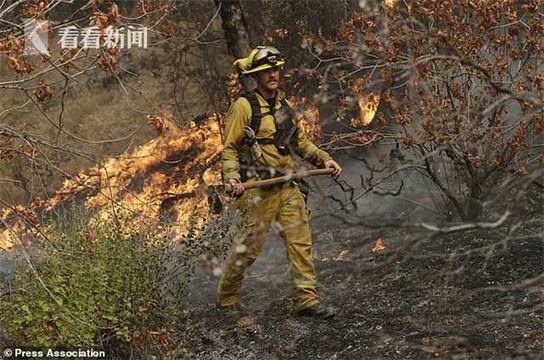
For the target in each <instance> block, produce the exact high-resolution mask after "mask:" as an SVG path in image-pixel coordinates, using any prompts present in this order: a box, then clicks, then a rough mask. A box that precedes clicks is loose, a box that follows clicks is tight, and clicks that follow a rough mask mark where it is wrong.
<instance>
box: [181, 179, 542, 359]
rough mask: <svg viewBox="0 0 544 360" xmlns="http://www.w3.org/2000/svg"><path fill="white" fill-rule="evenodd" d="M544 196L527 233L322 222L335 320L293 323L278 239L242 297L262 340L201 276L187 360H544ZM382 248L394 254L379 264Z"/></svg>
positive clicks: (531, 209)
mask: <svg viewBox="0 0 544 360" xmlns="http://www.w3.org/2000/svg"><path fill="white" fill-rule="evenodd" d="M541 193H542V192H541V189H540V188H539V187H536V186H535V187H533V188H531V192H530V194H529V195H528V196H527V198H526V201H525V203H524V204H525V205H524V206H523V207H522V208H521V209H520V210H519V213H518V214H516V218H524V219H527V218H531V219H534V221H532V222H530V223H529V224H530V225H525V226H523V227H521V228H516V229H512V227H511V226H510V227H508V228H504V229H492V230H481V229H480V230H471V231H463V232H455V233H450V234H442V235H436V234H434V235H430V236H429V235H428V234H427V235H424V234H423V233H422V234H410V233H407V232H406V230H403V231H400V230H398V229H397V230H390V231H383V230H380V231H368V230H364V229H363V228H360V227H354V226H347V225H345V224H341V223H338V224H337V228H331V227H330V226H323V225H322V226H320V225H319V223H321V224H322V223H323V222H322V221H314V224H313V225H314V228H313V232H314V245H315V249H314V251H315V257H316V266H317V268H318V274H319V280H320V286H321V289H320V291H321V295H322V298H323V300H324V301H325V302H326V303H329V304H332V305H334V306H335V307H336V308H337V309H338V315H337V316H336V317H335V318H334V319H333V320H330V321H318V320H313V319H306V318H298V317H294V316H292V315H290V314H289V310H288V297H289V290H290V282H289V276H288V270H287V265H286V260H284V259H285V256H284V250H283V245H282V244H281V241H280V240H279V238H277V237H276V236H270V239H268V241H267V244H266V246H265V250H264V252H263V254H262V255H261V257H260V258H259V259H258V260H257V262H256V263H255V264H254V266H253V267H252V268H251V269H250V273H249V274H248V276H247V278H246V280H245V283H244V290H243V291H244V292H243V297H242V302H243V304H244V305H245V307H246V309H247V312H248V314H249V316H250V317H251V318H253V319H254V320H255V322H256V324H257V331H256V332H252V331H248V328H247V327H244V326H242V324H236V323H234V322H233V321H232V320H230V319H225V318H222V317H221V316H219V315H218V314H217V312H216V310H215V305H214V299H215V297H214V290H215V286H216V279H210V278H206V277H205V276H204V275H203V274H197V275H196V276H195V279H194V280H193V283H192V285H191V289H190V291H189V295H188V298H187V305H186V306H187V308H186V309H187V310H186V313H185V314H186V319H185V327H184V328H183V329H182V333H183V335H182V337H183V341H182V343H183V345H182V346H183V347H184V351H185V353H186V358H195V359H431V358H441V359H541V358H542V357H543V349H544V348H543V346H544V329H543V325H542V324H543V323H544V313H543V311H542V306H543V303H544V297H543V296H544V295H543V293H542V282H543V279H542V273H543V268H544V242H543V239H542V209H543V205H544V198H543V197H542V194H541ZM378 237H382V238H383V239H384V241H385V244H386V247H387V249H386V250H385V251H384V252H380V253H374V252H372V247H373V245H374V244H375V241H376V239H377V238H378ZM251 329H252V330H255V329H254V328H251Z"/></svg>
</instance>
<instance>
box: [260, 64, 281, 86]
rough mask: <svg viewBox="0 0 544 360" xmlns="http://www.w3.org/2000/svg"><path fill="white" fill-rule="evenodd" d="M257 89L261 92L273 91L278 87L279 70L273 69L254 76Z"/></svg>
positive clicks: (277, 68)
mask: <svg viewBox="0 0 544 360" xmlns="http://www.w3.org/2000/svg"><path fill="white" fill-rule="evenodd" d="M255 80H256V81H257V87H258V88H260V89H263V90H268V91H275V90H277V89H278V87H279V86H280V68H279V67H273V68H270V69H265V70H261V71H259V72H257V73H256V74H255Z"/></svg>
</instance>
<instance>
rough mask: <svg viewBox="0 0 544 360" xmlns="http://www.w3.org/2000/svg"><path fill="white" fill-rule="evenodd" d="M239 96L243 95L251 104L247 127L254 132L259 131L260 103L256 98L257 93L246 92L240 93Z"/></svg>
mask: <svg viewBox="0 0 544 360" xmlns="http://www.w3.org/2000/svg"><path fill="white" fill-rule="evenodd" d="M241 97H244V98H246V99H247V101H249V105H250V106H251V124H250V125H249V127H251V129H253V131H254V132H255V134H257V132H258V131H259V128H260V127H261V118H262V114H261V104H259V99H257V95H255V93H254V92H246V93H244V94H242V96H241Z"/></svg>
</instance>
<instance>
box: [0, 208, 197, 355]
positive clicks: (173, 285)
mask: <svg viewBox="0 0 544 360" xmlns="http://www.w3.org/2000/svg"><path fill="white" fill-rule="evenodd" d="M89 218H90V217H89V216H87V215H86V214H82V213H81V212H79V211H70V212H69V213H68V214H67V215H65V216H64V217H63V218H57V219H54V221H52V222H50V224H49V225H46V226H43V227H42V231H41V232H40V234H39V239H40V241H38V242H37V244H36V246H35V247H34V248H33V249H32V253H33V254H34V253H35V255H32V256H31V255H29V253H28V252H24V253H23V255H22V261H20V262H19V264H18V268H17V270H16V271H15V275H14V280H13V283H12V284H11V289H12V292H11V294H10V295H9V296H6V297H4V298H2V299H0V324H1V327H3V328H4V329H5V331H6V333H7V335H8V339H9V341H10V342H11V343H13V345H17V346H19V347H21V346H27V347H32V348H52V347H62V348H76V347H78V346H79V347H81V346H87V347H90V346H94V347H95V348H96V347H100V348H103V349H105V350H109V351H108V353H109V355H112V356H118V357H124V356H128V354H138V353H140V354H150V353H155V352H162V351H164V350H165V349H164V348H165V347H167V346H168V344H169V340H168V336H169V330H170V329H175V327H176V324H175V322H176V321H179V319H180V316H179V311H180V310H181V307H180V304H179V302H180V301H181V298H182V295H183V292H184V290H185V284H187V279H188V278H189V277H190V275H191V274H189V273H186V272H184V271H185V270H184V269H185V267H181V266H172V264H175V263H177V261H178V259H177V255H175V253H174V252H173V249H172V245H171V241H170V240H169V239H168V236H166V234H167V231H166V230H165V229H161V228H160V227H158V226H157V225H156V224H155V226H147V225H139V226H135V225H134V223H135V222H134V220H132V222H121V221H120V220H119V219H118V218H114V217H112V218H110V219H107V220H101V221H96V220H93V221H89ZM8 345H9V344H8Z"/></svg>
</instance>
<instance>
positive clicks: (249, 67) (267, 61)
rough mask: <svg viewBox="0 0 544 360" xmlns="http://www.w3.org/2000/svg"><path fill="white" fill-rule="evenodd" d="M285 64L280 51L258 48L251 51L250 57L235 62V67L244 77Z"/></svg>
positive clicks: (270, 48) (266, 47) (273, 48)
mask: <svg viewBox="0 0 544 360" xmlns="http://www.w3.org/2000/svg"><path fill="white" fill-rule="evenodd" d="M283 64H285V61H284V60H283V58H282V56H281V54H280V52H279V50H278V49H276V48H275V47H272V46H257V47H256V48H255V49H253V50H251V52H250V53H249V55H248V57H245V58H241V59H238V60H236V61H235V62H234V65H235V66H237V67H238V69H239V70H240V71H241V73H242V74H244V75H245V74H251V73H255V72H257V71H261V70H266V69H271V68H274V67H277V66H282V65H283Z"/></svg>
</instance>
